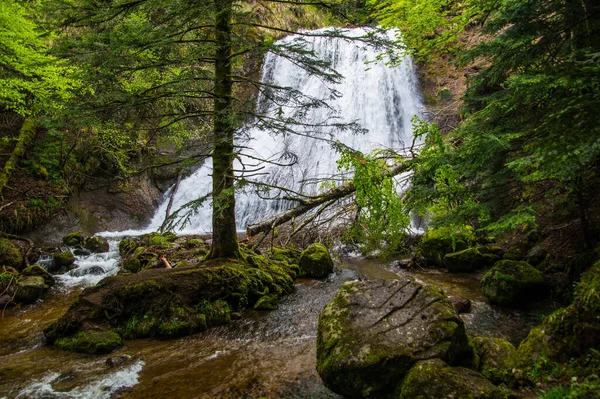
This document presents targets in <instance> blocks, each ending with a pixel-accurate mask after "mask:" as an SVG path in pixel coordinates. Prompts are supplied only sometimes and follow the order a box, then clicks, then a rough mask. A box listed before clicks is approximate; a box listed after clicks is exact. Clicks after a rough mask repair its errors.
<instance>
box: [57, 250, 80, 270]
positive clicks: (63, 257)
mask: <svg viewBox="0 0 600 399" xmlns="http://www.w3.org/2000/svg"><path fill="white" fill-rule="evenodd" d="M52 256H53V258H54V264H55V265H56V266H57V267H58V268H61V267H69V266H71V265H72V264H73V263H75V255H73V253H72V252H71V251H62V252H56V253H54V254H52Z"/></svg>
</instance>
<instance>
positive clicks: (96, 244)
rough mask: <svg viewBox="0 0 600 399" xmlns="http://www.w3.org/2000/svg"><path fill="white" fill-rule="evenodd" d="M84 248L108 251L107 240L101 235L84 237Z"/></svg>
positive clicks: (96, 251) (92, 250)
mask: <svg viewBox="0 0 600 399" xmlns="http://www.w3.org/2000/svg"><path fill="white" fill-rule="evenodd" d="M84 246H85V248H86V249H87V250H89V251H91V252H94V253H101V252H108V251H109V249H110V248H109V244H108V240H107V239H106V238H103V237H98V236H96V237H88V238H86V239H85V245H84Z"/></svg>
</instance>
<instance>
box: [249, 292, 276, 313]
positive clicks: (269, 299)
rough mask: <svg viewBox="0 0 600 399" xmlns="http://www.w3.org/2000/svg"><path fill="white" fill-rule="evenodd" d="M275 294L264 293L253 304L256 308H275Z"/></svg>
mask: <svg viewBox="0 0 600 399" xmlns="http://www.w3.org/2000/svg"><path fill="white" fill-rule="evenodd" d="M277 299H278V298H277V295H264V296H262V297H261V298H260V299H259V300H258V301H256V303H255V304H254V309H256V310H275V309H277Z"/></svg>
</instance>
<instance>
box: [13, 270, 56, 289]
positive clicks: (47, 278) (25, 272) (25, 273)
mask: <svg viewBox="0 0 600 399" xmlns="http://www.w3.org/2000/svg"><path fill="white" fill-rule="evenodd" d="M21 274H22V275H23V276H40V277H42V278H43V279H44V284H46V285H47V286H49V287H52V286H53V285H54V277H52V275H51V274H50V273H48V272H47V271H46V269H44V268H43V267H41V266H40V265H31V266H29V267H28V268H26V269H25V270H23V272H22V273H21Z"/></svg>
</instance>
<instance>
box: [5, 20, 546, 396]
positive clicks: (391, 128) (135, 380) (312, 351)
mask: <svg viewBox="0 0 600 399" xmlns="http://www.w3.org/2000/svg"><path fill="white" fill-rule="evenodd" d="M362 33H364V29H356V30H349V32H348V34H349V35H350V34H362ZM283 40H288V41H289V40H294V38H293V37H288V38H285V39H283ZM310 40H311V41H310V45H311V46H312V49H313V50H314V52H315V54H317V55H318V56H320V57H322V58H324V59H328V60H331V61H332V66H333V67H334V68H335V69H336V70H338V71H339V72H340V73H342V74H343V75H344V76H345V79H344V80H343V81H342V82H340V83H339V84H338V85H336V87H335V91H336V92H339V93H340V96H339V97H337V98H336V99H335V100H334V101H333V102H332V104H331V108H329V109H327V110H326V111H323V110H312V111H311V113H309V117H310V118H311V119H312V120H314V121H315V124H318V123H321V122H323V121H327V120H330V119H332V118H333V119H335V120H336V121H345V122H349V121H354V120H356V121H358V122H359V123H360V124H361V126H362V127H364V128H365V129H366V130H367V131H368V133H367V134H366V135H356V134H352V132H348V131H343V130H340V131H324V132H320V133H322V137H321V138H327V139H329V140H339V141H340V142H342V143H344V144H346V145H347V146H349V147H351V148H355V149H358V150H360V151H363V152H369V151H371V150H373V149H374V148H390V149H398V148H402V147H404V146H406V145H407V144H410V143H411V142H412V134H411V123H410V121H411V119H412V117H413V116H414V115H418V114H419V111H420V109H421V107H422V105H421V104H422V103H421V99H420V93H419V90H418V79H417V77H416V73H415V70H414V67H413V66H412V63H411V61H410V59H408V58H407V59H405V60H404V62H403V63H402V65H401V66H399V67H397V68H390V67H388V66H387V65H386V64H385V62H384V61H385V60H382V61H379V62H374V63H370V64H369V65H368V66H367V65H365V62H367V61H370V60H371V61H372V60H374V59H375V58H376V57H377V55H378V52H377V51H376V50H374V49H371V48H368V47H366V46H365V45H364V44H360V43H356V42H354V41H351V40H341V39H332V38H326V37H319V35H315V37H313V38H311V39H310ZM262 79H263V81H265V82H269V83H271V84H273V85H277V86H282V87H292V88H295V89H298V90H301V91H302V92H303V93H306V94H307V95H308V96H311V97H314V98H328V96H330V95H331V87H327V85H324V83H323V82H322V81H321V80H320V79H319V77H318V76H311V75H309V74H307V73H306V72H305V71H302V70H300V69H298V68H297V67H296V66H294V65H293V64H292V63H291V62H289V61H286V60H285V59H282V58H281V57H276V56H273V55H272V54H269V55H267V57H266V59H265V62H264V65H263V74H262ZM258 103H259V104H261V99H260V98H259V101H258ZM277 108H278V109H277ZM269 112H271V113H275V114H277V113H284V114H286V115H287V113H293V112H294V110H293V109H292V108H290V109H288V108H286V107H283V108H282V107H275V108H273V109H271V110H270V111H269ZM290 115H291V114H290ZM340 118H341V119H340ZM248 130H249V131H247V132H245V133H246V137H250V139H249V140H248V141H247V142H243V143H242V145H244V146H245V147H244V148H246V149H247V151H249V152H250V155H252V156H253V157H255V158H256V157H262V158H266V159H271V160H275V161H279V160H281V158H282V157H284V156H285V154H287V153H288V151H291V152H294V153H295V154H297V156H298V162H297V164H296V165H294V167H293V168H292V167H289V168H285V169H282V168H280V169H279V170H277V169H265V170H264V171H263V172H265V173H264V174H265V175H266V176H267V177H265V179H268V180H265V181H264V182H266V183H268V184H272V185H279V186H284V185H287V186H288V187H291V188H292V189H294V190H296V191H298V192H303V193H309V194H310V193H313V192H314V191H315V190H316V189H317V188H318V182H319V179H320V178H322V177H324V176H331V175H332V174H335V173H337V172H338V171H337V165H336V162H335V160H336V159H337V155H338V154H337V153H336V151H335V149H334V148H333V146H332V145H331V141H327V140H322V139H321V140H316V139H310V138H306V137H304V136H302V135H301V136H294V135H271V134H269V132H265V131H262V130H260V129H254V130H252V129H251V128H249V129H248ZM333 130H335V129H333ZM311 133H314V132H311ZM282 136H283V137H282ZM238 144H239V143H238ZM244 156H245V155H244V154H242V156H241V157H240V159H242V160H243V159H244ZM269 168H271V166H269ZM210 172H211V171H210V165H209V164H206V165H204V166H203V167H201V168H199V169H198V170H197V171H196V172H195V173H194V174H192V175H191V176H189V177H188V178H186V179H184V180H182V182H181V184H180V186H179V190H178V191H177V195H176V196H175V198H174V209H176V208H178V207H180V206H181V205H183V204H185V203H187V202H189V201H190V200H192V199H196V198H198V197H200V196H202V195H204V194H206V192H207V190H209V189H210V187H211V186H210V184H211V180H210ZM400 189H401V187H399V190H400ZM169 198H170V192H168V193H166V195H165V199H164V202H163V204H162V205H161V206H160V207H159V208H158V210H157V211H156V213H155V215H154V216H153V217H152V218H151V220H150V222H149V225H148V226H147V228H146V229H143V230H142V231H126V232H105V233H100V234H101V235H103V236H105V237H111V241H110V247H111V251H110V252H107V253H103V254H95V255H91V256H87V257H81V256H79V257H77V258H76V263H77V264H78V265H79V267H77V268H76V269H74V270H71V271H70V272H68V273H66V274H64V275H61V276H57V284H56V285H55V287H53V288H52V289H51V290H50V293H49V294H48V295H47V296H46V297H45V299H44V300H43V301H41V302H40V303H37V304H34V305H29V306H22V307H20V308H15V309H7V310H6V311H5V312H4V315H3V318H2V319H0V398H10V399H12V398H118V397H127V398H175V397H179V398H186V399H187V398H260V397H265V398H281V397H285V398H337V397H338V396H337V395H335V394H333V393H332V392H330V391H329V390H328V389H327V388H326V387H325V386H324V385H323V383H322V381H321V379H320V377H319V376H318V374H317V372H316V370H315V363H316V328H317V321H318V316H319V314H320V312H321V310H322V309H323V307H324V306H325V304H326V303H327V302H328V301H329V300H330V299H331V298H332V297H333V296H334V295H335V293H336V292H337V290H338V288H339V286H340V285H341V284H343V283H344V282H345V281H349V280H355V279H407V278H409V279H414V280H417V281H419V282H422V283H424V284H435V285H438V286H440V287H442V288H443V289H444V290H445V291H446V292H447V293H448V294H450V295H457V296H462V297H466V298H470V299H471V301H472V310H471V312H470V313H467V314H465V315H463V316H462V317H463V319H464V320H465V323H466V325H467V329H468V332H469V333H471V334H472V335H487V336H500V337H506V338H507V339H509V340H510V341H512V342H513V343H514V344H517V343H518V342H519V341H520V340H522V339H523V338H524V337H525V336H526V334H527V332H528V331H529V329H530V328H531V327H532V326H534V325H535V324H537V323H538V322H539V317H540V314H539V312H537V311H524V312H514V311H512V312H507V311H503V310H501V309H498V308H495V307H491V306H490V305H488V304H487V303H486V302H485V300H484V298H483V297H482V295H481V292H480V289H479V280H480V279H481V277H482V275H456V274H452V275H451V274H448V273H446V272H443V271H435V270H434V271H431V270H426V271H425V270H411V271H407V270H402V269H399V268H398V267H397V266H396V263H394V262H389V263H384V262H379V261H375V260H371V259H366V258H362V257H351V256H345V257H344V256H341V257H340V262H339V265H338V266H339V267H340V269H339V270H338V271H337V272H336V273H334V274H332V275H331V276H329V278H328V279H326V280H303V279H299V280H298V281H297V282H296V285H295V291H294V292H293V293H292V294H291V295H289V296H287V297H285V298H284V299H283V300H282V302H281V303H280V305H279V308H278V309H277V310H274V311H270V312H259V311H252V310H247V311H245V312H244V313H243V315H242V318H241V319H239V320H235V321H232V322H231V323H230V324H229V325H226V326H220V327H217V328H213V329H209V330H207V331H205V332H203V333H200V334H196V335H192V336H187V337H184V338H179V339H171V340H153V339H143V340H132V341H127V342H126V343H125V345H124V347H122V348H121V349H119V350H118V351H116V352H114V353H111V354H110V355H104V356H92V355H85V354H77V353H69V352H63V351H61V350H58V349H55V348H53V347H47V346H44V344H43V333H42V331H43V329H44V328H46V327H47V326H49V325H50V324H51V323H52V322H53V321H55V320H56V319H58V318H59V317H60V316H61V315H62V314H63V313H64V312H65V311H66V310H67V308H68V307H69V304H70V303H71V302H72V301H74V300H75V298H76V297H77V294H78V293H79V292H80V291H81V289H82V288H83V287H85V286H92V285H94V284H97V283H98V282H99V281H100V280H101V279H102V278H104V277H106V276H110V275H115V274H116V273H117V272H118V271H119V267H120V259H119V256H118V250H117V245H118V241H117V240H118V238H119V237H123V236H126V235H140V234H143V233H145V232H150V231H156V229H157V228H158V227H159V226H161V225H162V222H163V220H164V215H165V209H166V207H167V203H168V200H169ZM287 207H289V204H286V203H285V202H282V201H272V202H269V201H264V200H261V199H260V198H258V197H257V196H254V197H253V196H251V195H250V194H249V193H240V195H239V196H238V198H237V208H236V209H237V221H238V227H239V228H240V229H242V230H243V229H245V227H246V225H247V224H248V223H252V222H254V221H256V220H257V219H265V218H267V217H269V216H271V215H274V214H277V213H279V212H281V211H282V210H284V209H286V208H287ZM210 220H211V217H210V207H208V206H205V207H203V208H201V209H199V210H198V212H197V213H196V214H195V215H192V217H191V218H190V220H189V223H188V225H186V226H178V228H177V230H176V231H177V232H179V233H180V234H186V233H194V234H202V233H205V232H207V231H210V225H209V221H210Z"/></svg>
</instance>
